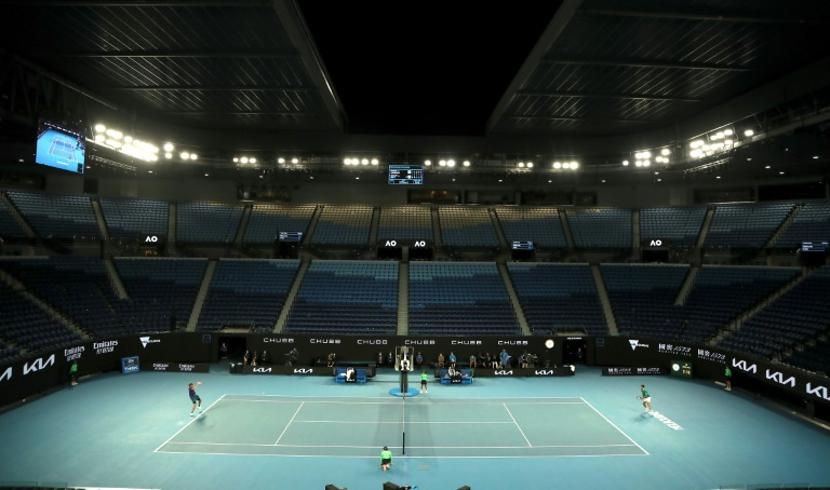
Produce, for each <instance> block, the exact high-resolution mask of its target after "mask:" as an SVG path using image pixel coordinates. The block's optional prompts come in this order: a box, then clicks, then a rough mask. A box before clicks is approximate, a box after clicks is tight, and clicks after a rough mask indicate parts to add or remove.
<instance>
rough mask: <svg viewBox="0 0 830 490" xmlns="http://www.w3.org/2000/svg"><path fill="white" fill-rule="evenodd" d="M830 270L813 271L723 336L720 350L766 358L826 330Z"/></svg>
mask: <svg viewBox="0 0 830 490" xmlns="http://www.w3.org/2000/svg"><path fill="white" fill-rule="evenodd" d="M827 298H830V266H827V265H825V266H822V267H821V268H819V269H817V270H815V271H813V272H811V273H810V275H809V276H807V278H806V279H804V280H803V281H801V282H800V283H799V284H797V285H796V286H795V287H793V288H792V289H790V290H789V291H788V292H787V293H786V294H784V295H783V296H781V297H780V298H778V300H777V301H775V302H773V303H772V304H770V305H767V306H766V307H764V308H763V309H762V310H761V311H760V312H758V313H757V314H755V315H754V316H753V317H752V318H750V319H749V320H747V321H746V322H744V323H743V325H741V328H740V329H739V330H738V331H736V332H733V333H731V334H729V335H728V336H726V337H725V338H724V339H723V340H722V341H721V342H720V344H719V345H720V346H721V347H726V348H729V349H734V350H738V351H744V352H751V353H755V354H758V355H762V356H770V355H772V354H775V353H778V352H780V351H781V350H783V349H786V348H790V347H793V346H794V345H795V344H798V343H801V342H804V341H807V340H810V339H812V338H814V337H816V336H817V335H818V334H820V333H822V332H825V331H826V330H827V329H828V326H830V324H828V318H830V301H827Z"/></svg>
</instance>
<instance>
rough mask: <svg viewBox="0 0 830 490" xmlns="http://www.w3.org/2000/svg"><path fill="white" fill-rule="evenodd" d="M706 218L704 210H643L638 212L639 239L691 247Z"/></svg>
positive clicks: (699, 208) (698, 208)
mask: <svg viewBox="0 0 830 490" xmlns="http://www.w3.org/2000/svg"><path fill="white" fill-rule="evenodd" d="M705 217H706V208H704V207H692V208H644V209H642V210H640V239H641V240H643V241H646V240H670V241H671V245H672V246H674V247H693V246H695V244H696V242H697V236H698V234H699V233H700V229H701V227H702V226H703V219H704V218H705Z"/></svg>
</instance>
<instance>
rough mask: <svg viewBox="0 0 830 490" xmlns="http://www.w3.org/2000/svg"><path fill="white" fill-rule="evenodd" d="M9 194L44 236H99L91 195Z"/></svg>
mask: <svg viewBox="0 0 830 490" xmlns="http://www.w3.org/2000/svg"><path fill="white" fill-rule="evenodd" d="M8 195H9V198H11V200H12V201H13V202H14V205H15V206H16V207H17V209H18V210H20V212H21V213H22V214H23V216H24V217H25V218H26V221H28V222H29V224H30V225H31V226H32V228H33V229H34V231H35V233H37V234H38V235H39V236H40V237H41V238H46V239H51V238H60V239H87V240H91V239H98V238H100V237H99V234H98V224H97V223H96V222H95V213H94V211H93V210H92V203H91V202H90V201H89V197H87V196H59V195H53V194H37V193H33V192H19V191H9V192H8Z"/></svg>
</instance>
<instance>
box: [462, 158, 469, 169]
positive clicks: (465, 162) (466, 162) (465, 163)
mask: <svg viewBox="0 0 830 490" xmlns="http://www.w3.org/2000/svg"><path fill="white" fill-rule="evenodd" d="M462 165H464V166H465V167H469V166H470V161H469V160H464V163H463V164H462Z"/></svg>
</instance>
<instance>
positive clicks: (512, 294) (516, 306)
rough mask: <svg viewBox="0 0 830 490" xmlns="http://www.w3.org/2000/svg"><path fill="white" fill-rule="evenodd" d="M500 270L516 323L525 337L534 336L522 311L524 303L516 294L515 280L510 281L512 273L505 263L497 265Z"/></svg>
mask: <svg viewBox="0 0 830 490" xmlns="http://www.w3.org/2000/svg"><path fill="white" fill-rule="evenodd" d="M496 266H497V267H498V268H499V275H500V276H501V279H502V281H504V289H506V290H507V296H508V297H509V298H510V304H511V305H512V306H513V313H514V314H515V315H516V321H517V322H518V323H519V328H521V329H522V334H523V335H533V332H531V331H530V325H529V324H528V323H527V317H525V312H524V310H523V309H522V303H521V301H519V296H518V295H517V294H516V289H515V288H514V287H513V280H512V279H510V272H508V270H507V266H506V265H505V264H504V262H502V261H500V262H498V263H497V264H496Z"/></svg>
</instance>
